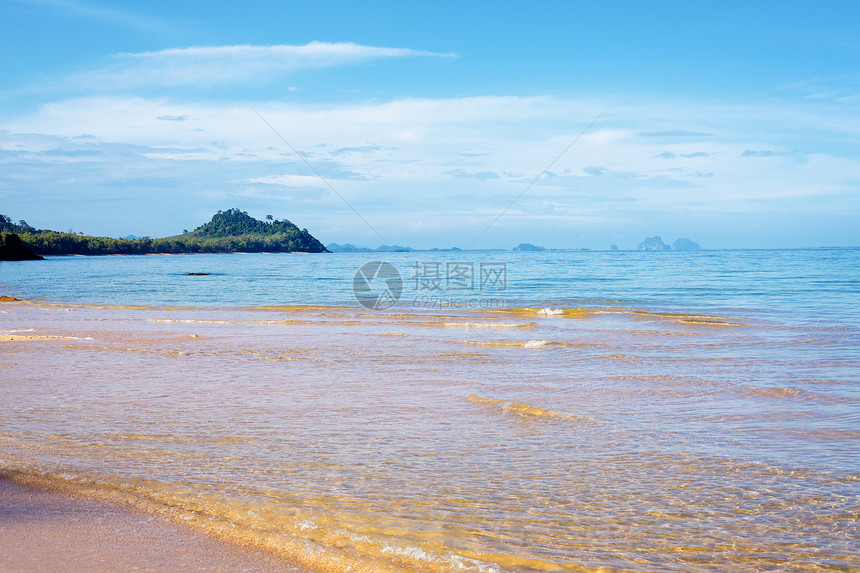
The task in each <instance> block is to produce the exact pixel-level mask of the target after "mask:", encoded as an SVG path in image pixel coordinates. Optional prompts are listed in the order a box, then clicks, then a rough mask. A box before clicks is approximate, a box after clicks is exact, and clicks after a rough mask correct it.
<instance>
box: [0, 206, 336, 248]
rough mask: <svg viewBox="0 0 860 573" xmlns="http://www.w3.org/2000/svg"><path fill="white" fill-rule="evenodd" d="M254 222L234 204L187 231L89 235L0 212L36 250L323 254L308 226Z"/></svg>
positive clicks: (0, 224)
mask: <svg viewBox="0 0 860 573" xmlns="http://www.w3.org/2000/svg"><path fill="white" fill-rule="evenodd" d="M266 219H267V220H266V221H259V220H257V219H255V218H253V217H251V216H250V215H248V213H246V212H245V211H241V210H239V209H228V210H226V211H218V212H217V213H216V214H215V215H214V216H213V217H212V220H211V221H209V222H208V223H206V224H204V225H201V226H200V227H197V228H196V229H194V230H193V231H191V232H185V233H182V234H181V235H174V236H171V237H164V238H161V239H151V238H149V237H142V238H125V239H115V238H113V237H92V236H89V235H84V234H83V233H73V232H65V233H63V232H58V231H50V230H47V229H36V228H34V227H32V226H30V225H28V224H27V222H26V221H19V222H18V223H17V224H15V223H13V222H12V220H11V219H10V218H9V217H7V216H6V215H0V233H6V242H8V241H9V239H8V237H9V234H14V235H17V236H18V237H19V238H20V241H21V243H23V246H24V247H26V248H29V249H31V250H32V251H34V252H35V253H37V254H39V255H148V254H157V253H171V254H192V253H236V252H247V253H262V252H272V253H293V252H297V253H325V252H328V251H327V250H326V248H325V246H324V245H323V244H322V243H321V242H319V241H318V240H317V239H316V238H314V237H313V236H312V235H311V234H310V233H309V232H308V230H307V229H299V228H298V227H297V226H296V225H294V224H293V223H291V222H290V221H287V220H280V221H279V220H277V219H274V218H272V217H271V216H267V217H266Z"/></svg>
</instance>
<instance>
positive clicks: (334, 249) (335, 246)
mask: <svg viewBox="0 0 860 573" xmlns="http://www.w3.org/2000/svg"><path fill="white" fill-rule="evenodd" d="M325 248H326V249H327V250H328V251H329V252H330V253H415V252H419V251H421V250H422V249H413V248H412V247H401V246H400V245H379V246H378V247H376V248H375V249H371V248H369V247H360V246H358V245H353V244H352V243H344V244H343V245H341V244H340V243H329V244H328V245H326V246H325ZM427 251H428V252H447V251H462V249H459V248H457V247H451V248H450V249H439V248H433V249H427Z"/></svg>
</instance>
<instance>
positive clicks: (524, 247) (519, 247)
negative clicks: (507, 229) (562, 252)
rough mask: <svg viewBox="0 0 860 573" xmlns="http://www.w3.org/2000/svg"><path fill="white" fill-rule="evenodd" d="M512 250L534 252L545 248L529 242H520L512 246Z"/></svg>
mask: <svg viewBox="0 0 860 573" xmlns="http://www.w3.org/2000/svg"><path fill="white" fill-rule="evenodd" d="M513 250H515V251H529V252H534V251H545V250H546V248H545V247H538V246H537V245H532V244H530V243H520V244H519V245H517V246H516V247H514V248H513Z"/></svg>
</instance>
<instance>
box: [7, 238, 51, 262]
mask: <svg viewBox="0 0 860 573" xmlns="http://www.w3.org/2000/svg"><path fill="white" fill-rule="evenodd" d="M44 260H45V257H40V256H39V255H37V254H36V253H34V252H33V251H32V250H31V249H30V248H29V247H26V246H25V245H24V243H22V242H21V237H19V236H18V235H16V234H15V233H9V234H8V235H5V236H3V238H2V239H0V261H44Z"/></svg>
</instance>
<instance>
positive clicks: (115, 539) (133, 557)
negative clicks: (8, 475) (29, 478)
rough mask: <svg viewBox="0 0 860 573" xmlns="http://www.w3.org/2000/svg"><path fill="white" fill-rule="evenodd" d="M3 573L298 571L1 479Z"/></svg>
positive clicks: (117, 510)
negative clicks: (62, 572)
mask: <svg viewBox="0 0 860 573" xmlns="http://www.w3.org/2000/svg"><path fill="white" fill-rule="evenodd" d="M0 570H2V571H6V572H9V573H16V572H24V571H26V572H39V571H87V572H88V573H90V572H92V573H94V572H100V571H105V572H107V571H254V572H256V571H260V572H275V571H295V572H298V571H301V570H300V569H298V568H295V567H292V566H290V565H288V564H286V563H284V562H283V561H281V560H279V559H278V558H276V557H274V556H272V555H270V554H268V553H266V552H263V551H256V550H254V549H253V548H247V549H246V548H243V547H240V546H236V545H233V544H231V543H228V542H226V541H222V540H219V539H215V538H212V537H208V536H206V535H203V534H200V533H197V532H195V531H193V530H191V529H189V528H187V527H184V526H182V525H179V524H176V523H172V522H170V521H166V520H164V519H161V518H159V517H156V516H152V515H147V514H144V513H139V512H136V511H133V510H130V509H127V508H125V507H122V506H119V505H115V504H110V503H105V502H101V501H96V500H92V499H87V498H83V497H78V496H75V495H71V494H68V495H67V494H65V493H61V492H56V491H52V490H48V489H41V488H37V487H32V486H29V485H21V484H19V483H16V482H14V481H10V480H8V479H4V478H2V477H0Z"/></svg>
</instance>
